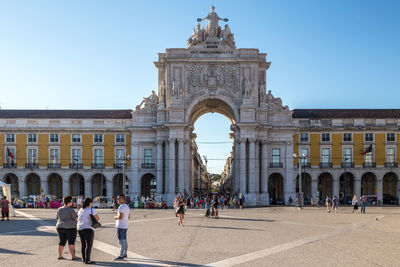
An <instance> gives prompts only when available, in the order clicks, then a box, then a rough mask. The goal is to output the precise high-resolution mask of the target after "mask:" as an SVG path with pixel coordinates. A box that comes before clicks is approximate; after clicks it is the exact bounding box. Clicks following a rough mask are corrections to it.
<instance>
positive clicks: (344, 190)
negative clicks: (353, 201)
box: [343, 158, 349, 205]
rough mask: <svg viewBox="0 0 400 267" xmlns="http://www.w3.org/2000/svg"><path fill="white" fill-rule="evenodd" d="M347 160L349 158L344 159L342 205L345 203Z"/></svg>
mask: <svg viewBox="0 0 400 267" xmlns="http://www.w3.org/2000/svg"><path fill="white" fill-rule="evenodd" d="M347 160H349V158H345V159H344V188H343V195H344V200H343V202H344V203H343V205H346V178H347V169H346V168H347Z"/></svg>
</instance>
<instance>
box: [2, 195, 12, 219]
mask: <svg viewBox="0 0 400 267" xmlns="http://www.w3.org/2000/svg"><path fill="white" fill-rule="evenodd" d="M0 206H1V220H2V221H4V218H6V217H7V221H9V220H10V209H9V206H10V201H8V200H7V197H6V196H4V197H3V200H2V201H1V205H0Z"/></svg>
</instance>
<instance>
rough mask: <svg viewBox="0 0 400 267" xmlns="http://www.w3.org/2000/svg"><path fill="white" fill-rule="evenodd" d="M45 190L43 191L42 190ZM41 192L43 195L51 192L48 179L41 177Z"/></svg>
mask: <svg viewBox="0 0 400 267" xmlns="http://www.w3.org/2000/svg"><path fill="white" fill-rule="evenodd" d="M42 190H43V192H42ZM40 194H41V195H48V194H49V184H48V182H47V180H44V179H42V178H40Z"/></svg>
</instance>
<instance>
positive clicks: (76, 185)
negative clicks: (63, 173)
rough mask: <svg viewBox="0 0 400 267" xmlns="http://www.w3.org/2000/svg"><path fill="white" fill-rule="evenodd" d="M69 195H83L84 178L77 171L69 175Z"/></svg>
mask: <svg viewBox="0 0 400 267" xmlns="http://www.w3.org/2000/svg"><path fill="white" fill-rule="evenodd" d="M69 184H70V191H69V192H70V195H71V196H85V179H84V178H83V176H82V175H81V174H79V173H74V174H72V175H71V176H70V177H69Z"/></svg>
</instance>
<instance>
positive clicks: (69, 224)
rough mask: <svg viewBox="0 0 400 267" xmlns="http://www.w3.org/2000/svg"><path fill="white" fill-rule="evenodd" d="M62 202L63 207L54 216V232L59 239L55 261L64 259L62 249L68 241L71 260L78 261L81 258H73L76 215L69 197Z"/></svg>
mask: <svg viewBox="0 0 400 267" xmlns="http://www.w3.org/2000/svg"><path fill="white" fill-rule="evenodd" d="M63 202H64V206H62V207H59V208H58V210H57V215H56V218H57V224H56V230H57V233H58V237H59V242H58V258H57V259H58V260H63V259H64V257H63V252H64V247H65V244H66V243H67V241H68V248H69V252H70V253H71V256H72V260H80V259H81V258H79V257H76V256H75V240H76V221H77V220H78V214H76V211H75V210H74V208H73V207H72V197H71V196H66V197H64V198H63Z"/></svg>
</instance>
